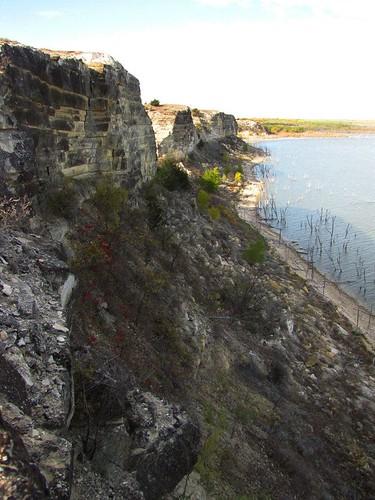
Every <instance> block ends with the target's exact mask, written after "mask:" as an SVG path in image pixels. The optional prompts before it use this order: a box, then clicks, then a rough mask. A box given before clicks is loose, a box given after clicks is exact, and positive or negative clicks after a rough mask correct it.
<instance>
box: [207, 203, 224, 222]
mask: <svg viewBox="0 0 375 500" xmlns="http://www.w3.org/2000/svg"><path fill="white" fill-rule="evenodd" d="M207 211H208V213H209V215H210V217H211V219H212V220H217V219H220V215H221V213H220V208H219V207H215V206H213V207H208V209H207Z"/></svg>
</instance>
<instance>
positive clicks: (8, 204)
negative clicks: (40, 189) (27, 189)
mask: <svg viewBox="0 0 375 500" xmlns="http://www.w3.org/2000/svg"><path fill="white" fill-rule="evenodd" d="M30 213H31V202H30V201H29V199H28V198H27V196H23V197H20V198H17V197H6V196H4V197H2V198H0V227H1V228H5V227H9V226H16V225H18V224H21V223H22V222H23V221H24V220H25V219H26V218H27V217H28V216H29V215H30Z"/></svg>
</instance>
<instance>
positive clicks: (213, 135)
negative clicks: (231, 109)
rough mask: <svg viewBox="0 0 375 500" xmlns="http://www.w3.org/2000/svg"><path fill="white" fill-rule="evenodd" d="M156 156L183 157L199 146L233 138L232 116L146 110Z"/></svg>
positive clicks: (168, 108) (162, 108)
mask: <svg viewBox="0 0 375 500" xmlns="http://www.w3.org/2000/svg"><path fill="white" fill-rule="evenodd" d="M147 112H148V114H149V116H150V118H151V120H152V126H153V128H154V131H155V136H156V142H157V145H158V152H159V154H160V155H165V154H169V153H173V154H175V155H177V156H178V157H184V156H186V155H187V154H189V153H192V152H193V151H195V150H196V148H197V146H198V147H199V145H200V144H202V143H203V142H205V143H208V142H213V141H220V140H224V139H226V138H232V137H236V136H237V132H238V126H237V121H236V119H235V117H234V116H233V115H228V114H226V113H222V112H219V113H218V112H216V111H203V110H197V109H194V110H193V111H191V110H190V108H185V107H184V106H177V105H167V104H165V105H162V106H148V107H147Z"/></svg>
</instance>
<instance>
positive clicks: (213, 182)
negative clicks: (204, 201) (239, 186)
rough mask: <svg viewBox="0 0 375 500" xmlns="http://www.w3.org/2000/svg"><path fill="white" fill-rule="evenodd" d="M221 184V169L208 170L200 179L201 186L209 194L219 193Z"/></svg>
mask: <svg viewBox="0 0 375 500" xmlns="http://www.w3.org/2000/svg"><path fill="white" fill-rule="evenodd" d="M220 182H221V175H220V170H219V167H214V168H209V169H207V170H206V171H205V172H204V173H203V175H202V177H201V178H200V185H201V186H202V188H203V189H204V190H205V191H207V192H209V193H213V192H215V191H217V190H218V188H219V185H220Z"/></svg>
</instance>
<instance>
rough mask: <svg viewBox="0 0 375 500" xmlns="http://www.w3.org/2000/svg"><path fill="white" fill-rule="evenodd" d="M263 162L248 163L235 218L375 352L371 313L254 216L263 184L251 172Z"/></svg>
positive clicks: (255, 160)
mask: <svg viewBox="0 0 375 500" xmlns="http://www.w3.org/2000/svg"><path fill="white" fill-rule="evenodd" d="M262 161H264V157H261V156H259V157H256V158H254V159H253V160H252V163H251V164H249V165H247V166H246V167H245V168H244V176H245V184H244V187H243V189H242V190H241V192H240V201H239V203H238V205H237V211H238V214H239V216H240V217H241V218H242V219H243V220H245V221H246V222H249V223H250V224H251V225H253V226H255V227H256V228H257V229H258V230H259V232H260V233H261V234H262V236H263V237H264V238H265V239H266V240H267V242H268V244H269V245H270V247H271V248H272V249H273V250H274V251H275V253H276V254H277V255H278V256H279V257H280V258H281V259H282V260H283V261H284V262H286V263H287V264H288V265H289V267H290V269H291V270H292V271H294V272H295V273H296V274H297V275H299V276H300V277H301V278H303V279H305V280H306V282H307V283H308V284H309V285H311V286H312V287H313V288H314V289H315V290H316V291H317V292H318V293H319V294H320V295H321V297H322V298H324V299H326V300H329V301H330V302H332V303H333V304H334V305H335V306H336V307H337V309H338V311H339V312H340V313H341V314H343V315H344V316H345V317H346V318H347V319H348V320H349V321H350V322H351V323H352V325H353V329H359V330H360V331H361V332H362V333H363V334H364V335H365V338H366V339H367V342H368V343H369V348H371V347H372V349H375V314H373V315H371V317H370V311H369V310H368V309H367V308H366V306H365V305H364V304H362V303H361V302H360V301H359V299H358V298H355V297H353V296H351V295H350V294H348V293H347V292H346V291H345V290H343V289H342V288H341V287H339V285H337V284H336V283H335V282H334V281H333V280H332V279H330V278H328V277H327V276H325V275H324V274H323V273H321V272H320V271H319V270H318V269H317V268H316V267H315V266H313V268H312V267H311V264H310V263H309V262H307V261H306V260H305V259H304V258H303V257H302V256H301V254H299V253H298V251H297V249H296V248H295V247H294V246H293V245H292V243H291V242H289V241H286V240H284V239H282V238H280V234H279V232H278V231H276V230H275V229H273V228H272V227H271V226H270V225H268V224H266V223H265V222H263V221H262V220H261V218H260V217H259V216H258V215H257V206H258V202H259V199H260V197H261V194H262V192H263V189H264V183H263V182H262V181H259V180H258V179H257V178H256V176H255V173H254V167H255V165H257V164H259V163H261V162H262Z"/></svg>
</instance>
